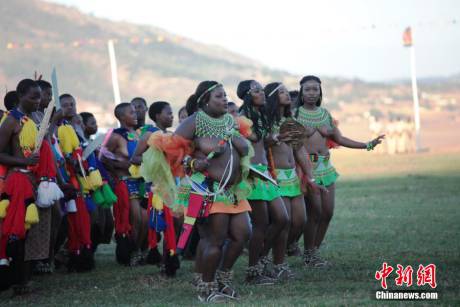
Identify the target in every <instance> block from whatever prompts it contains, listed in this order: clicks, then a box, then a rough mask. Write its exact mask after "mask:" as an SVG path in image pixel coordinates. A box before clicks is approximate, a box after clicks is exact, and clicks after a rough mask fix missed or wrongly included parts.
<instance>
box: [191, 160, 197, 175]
mask: <svg viewBox="0 0 460 307" xmlns="http://www.w3.org/2000/svg"><path fill="white" fill-rule="evenodd" d="M195 162H196V159H192V161H191V162H190V169H191V170H192V173H193V172H194V171H195V167H194V166H193V164H195Z"/></svg>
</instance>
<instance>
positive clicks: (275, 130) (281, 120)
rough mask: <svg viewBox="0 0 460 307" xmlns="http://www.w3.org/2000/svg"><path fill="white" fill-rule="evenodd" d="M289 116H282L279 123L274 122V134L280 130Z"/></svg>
mask: <svg viewBox="0 0 460 307" xmlns="http://www.w3.org/2000/svg"><path fill="white" fill-rule="evenodd" d="M286 119H287V117H284V116H282V117H281V118H280V120H279V122H278V123H275V124H273V127H272V131H273V133H274V134H276V133H279V132H280V127H281V125H282V124H283V123H284V122H285V121H286Z"/></svg>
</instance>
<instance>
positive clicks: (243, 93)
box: [236, 80, 268, 140]
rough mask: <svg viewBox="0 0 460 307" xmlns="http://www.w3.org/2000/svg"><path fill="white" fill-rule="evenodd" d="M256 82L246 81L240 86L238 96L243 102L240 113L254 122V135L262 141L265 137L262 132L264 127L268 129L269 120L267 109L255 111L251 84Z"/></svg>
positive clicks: (237, 91) (261, 108)
mask: <svg viewBox="0 0 460 307" xmlns="http://www.w3.org/2000/svg"><path fill="white" fill-rule="evenodd" d="M253 82H256V81H255V80H244V81H241V82H240V83H239V84H238V88H237V90H236V94H237V95H238V97H239V98H240V99H241V100H243V104H242V105H241V107H240V109H239V112H240V113H241V114H242V115H244V116H246V117H247V118H249V119H250V120H251V121H252V124H253V126H252V128H253V131H254V133H255V134H256V135H257V139H258V140H260V139H261V138H262V137H263V135H262V131H263V129H264V127H267V126H268V125H267V118H266V115H265V108H264V106H261V107H260V108H259V112H257V111H256V110H255V109H254V106H253V101H252V95H251V92H250V90H251V83H253Z"/></svg>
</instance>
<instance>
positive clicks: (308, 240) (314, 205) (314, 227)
mask: <svg viewBox="0 0 460 307" xmlns="http://www.w3.org/2000/svg"><path fill="white" fill-rule="evenodd" d="M305 203H306V207H307V223H306V225H305V228H304V234H303V240H304V248H305V249H306V250H307V249H313V248H314V247H315V239H316V233H317V231H318V226H319V222H320V218H321V196H320V195H318V194H314V193H313V192H311V191H309V192H308V194H307V197H306V199H305Z"/></svg>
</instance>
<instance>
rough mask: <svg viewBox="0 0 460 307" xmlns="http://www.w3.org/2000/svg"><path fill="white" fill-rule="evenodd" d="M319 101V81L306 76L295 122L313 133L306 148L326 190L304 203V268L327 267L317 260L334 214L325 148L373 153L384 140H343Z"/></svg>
mask: <svg viewBox="0 0 460 307" xmlns="http://www.w3.org/2000/svg"><path fill="white" fill-rule="evenodd" d="M322 97H323V93H322V90H321V80H320V79H319V78H318V77H315V76H305V77H303V78H302V80H300V91H299V96H298V99H297V109H296V110H295V118H296V120H297V121H298V122H300V123H301V124H303V125H304V126H305V127H307V128H308V129H310V130H311V129H314V132H313V133H312V134H311V136H310V137H309V138H308V140H307V142H306V144H305V148H306V150H307V151H308V158H309V159H310V161H311V162H312V164H313V176H314V179H315V182H316V183H317V184H319V185H322V186H324V187H326V189H327V192H326V191H321V193H320V194H315V193H312V192H309V193H308V194H307V196H306V199H305V202H306V203H307V217H308V219H307V224H306V227H305V230H304V245H305V251H304V261H305V264H306V265H308V266H315V267H321V266H325V265H327V264H328V263H327V262H326V261H324V260H322V259H321V258H320V256H319V251H318V249H319V247H320V245H321V242H322V241H323V239H324V236H325V235H326V231H327V229H328V227H329V222H330V221H331V219H332V215H333V212H334V204H335V181H336V179H337V177H338V174H337V172H336V171H335V168H334V167H333V166H332V164H331V162H330V153H329V147H330V146H328V144H330V141H331V140H332V141H333V142H335V143H337V144H338V145H341V146H344V147H348V148H356V149H367V150H372V149H373V148H374V147H375V146H377V145H378V144H380V143H381V142H382V139H383V138H384V136H383V135H381V136H379V137H377V138H375V139H373V140H372V141H370V142H368V143H362V142H357V141H353V140H351V139H349V138H347V137H345V136H343V135H342V134H341V133H340V130H339V129H338V128H337V125H336V124H335V123H334V120H333V118H332V116H331V115H330V113H329V112H328V111H327V110H326V109H324V108H323V107H321V101H322Z"/></svg>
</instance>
